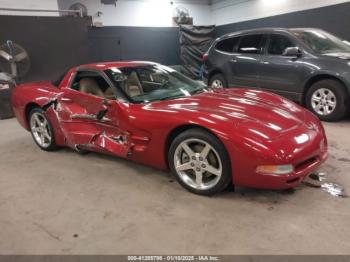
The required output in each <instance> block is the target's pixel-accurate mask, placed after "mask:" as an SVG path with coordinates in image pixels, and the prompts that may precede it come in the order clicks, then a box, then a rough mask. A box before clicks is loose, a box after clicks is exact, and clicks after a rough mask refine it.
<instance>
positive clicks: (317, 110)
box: [306, 79, 348, 121]
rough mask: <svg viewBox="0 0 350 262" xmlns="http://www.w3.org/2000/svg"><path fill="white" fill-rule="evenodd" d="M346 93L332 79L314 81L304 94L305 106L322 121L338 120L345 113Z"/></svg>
mask: <svg viewBox="0 0 350 262" xmlns="http://www.w3.org/2000/svg"><path fill="white" fill-rule="evenodd" d="M347 102H348V94H347V93H346V90H345V88H344V85H343V84H342V83H340V82H338V81H336V80H333V79H326V80H321V81H318V82H316V83H315V84H313V85H312V86H311V88H310V89H309V90H308V92H307V94H306V106H307V108H308V109H309V110H310V111H312V112H313V113H314V114H315V115H317V116H318V117H319V118H320V119H321V120H323V121H338V120H340V119H342V118H343V117H344V116H345V114H346V113H347Z"/></svg>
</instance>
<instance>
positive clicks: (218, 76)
mask: <svg viewBox="0 0 350 262" xmlns="http://www.w3.org/2000/svg"><path fill="white" fill-rule="evenodd" d="M215 81H219V82H220V83H222V87H223V88H227V87H228V86H227V81H226V79H225V77H224V75H223V74H215V75H213V76H212V77H211V78H210V79H209V87H213V86H212V85H213V83H214V82H215ZM213 88H215V87H213Z"/></svg>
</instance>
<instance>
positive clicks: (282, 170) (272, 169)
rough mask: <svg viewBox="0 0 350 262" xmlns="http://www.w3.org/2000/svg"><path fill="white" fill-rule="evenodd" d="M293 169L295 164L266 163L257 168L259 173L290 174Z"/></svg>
mask: <svg viewBox="0 0 350 262" xmlns="http://www.w3.org/2000/svg"><path fill="white" fill-rule="evenodd" d="M293 171H294V167H293V165H264V166H258V167H257V168H256V172H257V173H260V174H272V175H288V174H290V173H292V172H293Z"/></svg>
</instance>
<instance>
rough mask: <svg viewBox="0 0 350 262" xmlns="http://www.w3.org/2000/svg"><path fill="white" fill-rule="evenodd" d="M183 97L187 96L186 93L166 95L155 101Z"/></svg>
mask: <svg viewBox="0 0 350 262" xmlns="http://www.w3.org/2000/svg"><path fill="white" fill-rule="evenodd" d="M182 97H185V95H176V96H166V97H162V98H160V99H157V100H154V101H164V100H171V99H176V98H182Z"/></svg>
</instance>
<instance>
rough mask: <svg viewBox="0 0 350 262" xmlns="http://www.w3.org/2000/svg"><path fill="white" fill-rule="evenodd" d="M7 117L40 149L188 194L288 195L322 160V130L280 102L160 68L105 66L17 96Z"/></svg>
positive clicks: (22, 89) (22, 88)
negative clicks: (145, 171) (87, 157)
mask: <svg viewBox="0 0 350 262" xmlns="http://www.w3.org/2000/svg"><path fill="white" fill-rule="evenodd" d="M12 103H13V109H14V112H15V114H16V117H17V119H18V121H19V122H20V124H21V125H22V126H23V127H24V128H26V129H27V130H29V131H30V132H31V134H32V136H33V139H34V141H35V143H36V144H37V145H38V146H39V147H40V148H41V149H43V150H47V151H50V150H54V149H56V148H57V147H60V146H68V147H71V148H73V149H75V150H77V151H96V152H101V153H107V154H111V155H115V156H118V157H122V158H127V159H130V160H132V161H136V162H139V163H142V164H146V165H150V166H153V167H156V168H159V169H164V170H167V169H170V170H171V171H172V173H173V174H174V175H175V177H176V179H177V180H178V182H179V183H180V184H181V185H182V186H183V187H185V188H186V189H187V190H189V191H191V192H193V193H197V194H202V195H210V194H214V193H217V192H219V191H221V190H223V189H225V188H226V187H227V186H228V185H229V184H230V183H232V184H234V185H239V186H248V187H256V188H269V189H287V188H292V187H295V186H297V185H298V184H299V183H300V182H301V181H302V180H303V179H304V177H305V176H306V175H308V174H309V173H310V172H311V171H313V170H314V169H315V168H317V167H318V166H319V165H320V164H321V163H322V162H323V161H324V160H325V159H326V157H327V139H326V136H325V132H324V129H323V127H322V125H321V123H320V121H319V120H318V119H317V118H316V117H315V116H313V115H312V114H311V113H310V112H308V111H307V110H305V109H303V108H302V107H300V106H298V105H296V104H294V103H293V102H290V101H288V100H286V99H284V98H282V97H280V96H277V95H274V94H271V93H267V92H262V91H257V90H248V89H216V90H211V89H208V88H207V87H205V86H203V85H202V84H200V83H199V82H196V81H193V80H191V79H189V78H187V77H185V76H183V75H182V74H180V73H178V72H176V71H174V70H172V69H170V68H168V67H165V66H162V65H159V64H155V63H147V62H120V63H101V64H90V65H84V66H79V67H77V68H73V69H71V70H70V71H69V72H67V74H65V75H64V76H63V77H62V79H61V80H60V81H58V82H57V83H51V82H48V81H44V82H36V83H29V84H22V85H19V86H18V87H16V88H15V90H14V93H13V98H12Z"/></svg>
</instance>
